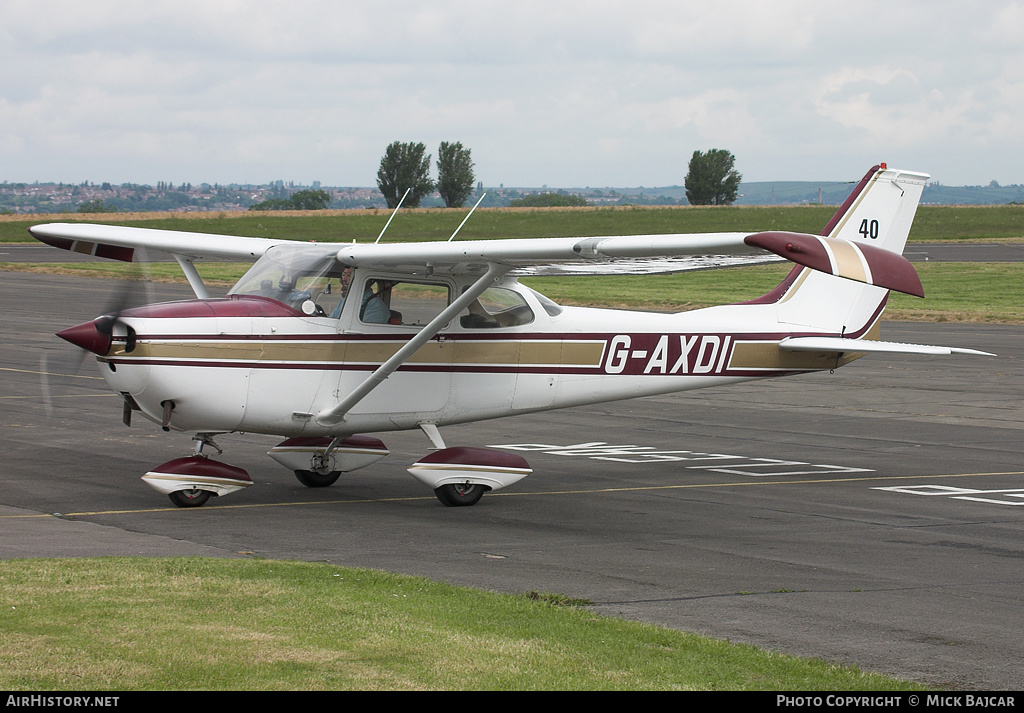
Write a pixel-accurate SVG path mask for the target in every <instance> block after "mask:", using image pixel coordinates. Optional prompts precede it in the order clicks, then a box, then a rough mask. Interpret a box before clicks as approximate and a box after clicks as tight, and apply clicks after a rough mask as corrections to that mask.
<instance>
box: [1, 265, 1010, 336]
mask: <svg viewBox="0 0 1024 713" xmlns="http://www.w3.org/2000/svg"><path fill="white" fill-rule="evenodd" d="M197 267H198V269H199V271H200V273H201V274H202V276H203V279H204V281H206V282H207V284H209V285H216V286H221V287H226V286H230V285H233V284H234V283H235V281H236V280H238V278H239V277H241V275H242V274H243V273H244V272H245V270H246V269H248V267H249V264H248V263H245V264H241V263H198V264H197ZM915 267H916V268H917V271H918V274H920V276H921V282H922V284H923V285H924V289H925V295H926V297H925V299H923V300H922V299H919V298H916V297H910V296H908V295H901V294H896V293H892V295H891V296H890V299H889V306H888V308H887V309H886V313H885V314H886V318H887V319H892V320H911V321H930V322H1003V323H1008V324H1019V323H1022V322H1024V263H976V262H972V263H956V262H930V263H917V264H916V266H915ZM790 268H791V265H789V264H788V263H787V264H778V265H758V266H751V267H741V268H730V269H723V270H701V271H696V272H686V273H679V274H675V275H644V276H636V275H621V276H619V275H613V276H604V275H603V276H571V277H534V278H526V279H524V280H523V283H524V284H527V285H530V286H531V287H533V288H534V289H536V290H537V291H539V292H541V293H543V294H545V295H547V296H548V297H550V298H551V299H553V300H555V301H556V302H560V303H562V304H567V305H568V304H572V305H586V306H597V307H618V308H623V309H637V310H652V311H662V312H679V311H683V310H689V309H697V308H699V307H708V306H711V305H716V304H731V303H734V302H741V301H743V300H749V299H752V298H754V297H758V296H760V295H763V294H765V293H766V292H768V291H769V290H771V289H772V288H773V287H774V286H775V285H777V284H778V283H779V282H780V281H781V280H782V278H783V277H785V275H786V273H787V272H788V271H789V270H790ZM4 270H7V271H21V272H38V273H46V274H64V275H78V276H82V277H107V278H120V279H123V278H125V277H128V276H131V275H136V276H137V275H140V274H144V275H146V277H147V279H151V280H154V281H157V282H176V283H184V282H185V278H184V277H183V275H182V273H181V269H180V268H179V267H178V266H177V264H175V263H151V264H150V265H149V266H148V267H147V269H146V270H145V271H144V272H140V271H139V269H138V267H137V266H131V265H125V264H124V263H114V262H87V263H62V264H58V263H0V271H4Z"/></svg>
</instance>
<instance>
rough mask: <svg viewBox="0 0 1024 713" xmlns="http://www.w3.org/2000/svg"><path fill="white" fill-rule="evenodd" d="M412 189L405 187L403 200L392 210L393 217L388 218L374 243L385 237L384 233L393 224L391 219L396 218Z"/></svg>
mask: <svg viewBox="0 0 1024 713" xmlns="http://www.w3.org/2000/svg"><path fill="white" fill-rule="evenodd" d="M411 190H412V188H406V189H405V193H404V194H402V200H400V201H398V205H396V206H395V209H394V211H392V213H391V217H390V218H388V222H387V223H385V224H384V230H382V231H380V235H378V236H377V239H376V240H374V241H373V244H374V245H376V244H377V243H379V242H380V239H381V238H383V237H384V233H385V232H386V231H387V229H388V226H389V225H391V221H392V220H394V218H395V213H397V212H398V209H399V208H401V207H402V204H403V203H405V197H406V196H407V195H409V191H411Z"/></svg>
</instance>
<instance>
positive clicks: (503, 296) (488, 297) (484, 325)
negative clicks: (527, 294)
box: [459, 287, 534, 329]
mask: <svg viewBox="0 0 1024 713" xmlns="http://www.w3.org/2000/svg"><path fill="white" fill-rule="evenodd" d="M533 319H534V317H533V310H532V309H530V306H529V305H528V304H526V300H524V299H523V297H522V295H520V294H519V293H518V292H516V291H514V290H508V289H505V288H503V287H491V288H488V289H487V290H485V291H484V293H483V294H482V295H480V297H479V298H477V299H476V300H474V301H473V302H471V303H470V304H469V307H467V308H466V311H465V312H463V313H462V315H461V316H460V317H459V323H460V324H461V325H462V326H463V327H464V328H465V329H496V328H499V327H518V326H520V325H523V324H530V323H531V322H532V321H533Z"/></svg>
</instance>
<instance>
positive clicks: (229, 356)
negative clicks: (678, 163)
mask: <svg viewBox="0 0 1024 713" xmlns="http://www.w3.org/2000/svg"><path fill="white" fill-rule="evenodd" d="M604 345H605V343H604V341H577V340H559V339H552V340H512V339H502V340H494V341H476V340H473V341H457V340H442V341H431V342H430V343H428V344H425V345H424V346H423V347H421V348H420V349H419V350H417V351H416V353H415V354H413V355H412V357H411V358H410V359H409V361H408V362H407V363H409V364H419V365H424V364H436V365H462V366H466V365H473V364H479V365H486V366H495V365H518V366H545V365H554V366H569V367H584V368H586V367H589V368H595V369H596V368H598V367H600V366H601V359H602V357H603V355H604ZM402 346H403V343H402V342H395V341H386V342H375V341H331V342H323V341H314V342H306V341H267V342H258V341H244V342H241V341H238V342H234V341H202V342H199V341H181V342H171V341H159V342H155V341H154V342H146V341H140V342H139V343H138V344H137V345H136V347H135V349H133V350H132V351H131V352H130V353H126V352H125V351H124V350H123V348H118V349H115V350H113V351H111V353H110V354H108V357H115V358H118V359H140V360H143V359H146V360H160V361H182V362H189V361H242V362H255V363H258V362H278V363H307V362H308V363H350V364H381V363H383V362H385V361H387V360H388V359H389V358H390V357H392V356H394V354H395V352H397V351H398V350H399V349H400V348H401V347H402Z"/></svg>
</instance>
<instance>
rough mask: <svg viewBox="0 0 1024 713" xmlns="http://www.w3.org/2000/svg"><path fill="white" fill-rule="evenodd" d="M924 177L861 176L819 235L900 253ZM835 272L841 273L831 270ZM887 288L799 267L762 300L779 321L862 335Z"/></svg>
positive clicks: (875, 172)
mask: <svg viewBox="0 0 1024 713" xmlns="http://www.w3.org/2000/svg"><path fill="white" fill-rule="evenodd" d="M927 180H928V176H927V175H925V174H921V173H913V172H909V171H898V170H893V169H889V168H887V167H886V166H885V164H882V165H881V166H875V167H874V168H872V169H871V170H870V171H868V173H867V174H866V175H865V176H864V178H863V179H862V180H861V182H860V183H859V184H858V185H857V187H856V188H855V189H854V190H853V192H852V193H851V194H850V196H849V198H847V199H846V202H845V203H843V205H842V207H841V208H840V209H839V210H838V211H837V212H836V214H835V215H834V216H833V217H832V219H831V220H830V221H829V222H828V225H826V226H825V229H824V230H823V231H822V233H821V234H822V236H824V237H825V238H830V239H838V240H841V241H848V242H850V243H855V244H857V245H862V246H865V248H866V249H865V251H864V252H873V250H872V249H873V248H878V249H881V250H884V251H886V252H888V253H895V254H897V255H899V254H902V252H903V248H904V247H905V246H906V243H907V236H908V235H909V234H910V226H911V224H912V223H913V222H914V214H915V213H916V212H917V205H918V203H919V202H920V200H921V192H922V191H923V190H924V184H925V181H927ZM833 272H835V273H836V274H840V271H838V270H833ZM888 295H889V290H888V289H886V288H884V287H878V286H876V285H873V284H862V283H861V282H854V281H851V280H848V279H844V278H843V277H837V276H836V275H833V274H826V273H825V272H820V271H818V270H812V269H808V268H806V267H797V268H795V269H794V270H793V272H792V273H791V274H790V275H789V277H787V278H786V280H785V281H784V282H783V283H782V284H781V285H779V287H778V288H776V290H774V291H773V292H771V293H769V295H766V296H765V298H767V299H763V300H761V301H772V302H774V303H775V304H776V308H777V314H778V319H779V322H780V323H784V324H791V325H795V326H800V327H810V328H813V329H815V330H824V331H828V332H834V333H836V334H842V335H845V336H847V337H854V338H857V337H860V336H863V335H864V334H865V333H867V331H868V330H869V329H871V328H872V326H874V325H875V324H876V323H877V321H878V318H879V317H880V316H881V314H882V310H883V309H884V308H885V302H886V299H887V297H888Z"/></svg>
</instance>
